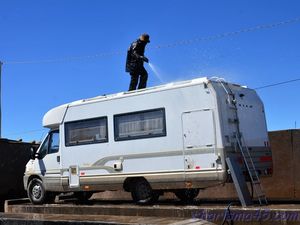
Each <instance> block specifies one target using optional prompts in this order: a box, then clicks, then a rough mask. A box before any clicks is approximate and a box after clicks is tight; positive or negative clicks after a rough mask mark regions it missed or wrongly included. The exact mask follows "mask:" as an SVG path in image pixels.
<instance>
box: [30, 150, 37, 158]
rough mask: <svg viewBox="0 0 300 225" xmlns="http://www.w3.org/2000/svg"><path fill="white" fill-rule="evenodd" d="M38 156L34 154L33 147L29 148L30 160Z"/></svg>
mask: <svg viewBox="0 0 300 225" xmlns="http://www.w3.org/2000/svg"><path fill="white" fill-rule="evenodd" d="M37 156H38V154H37V153H36V149H35V148H34V147H31V148H30V159H33V160H34V159H36V158H37Z"/></svg>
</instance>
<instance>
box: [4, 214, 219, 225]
mask: <svg viewBox="0 0 300 225" xmlns="http://www.w3.org/2000/svg"><path fill="white" fill-rule="evenodd" d="M0 224H1V225H2V224H3V225H4V224H5V225H71V224H72V225H73V224H74V225H96V224H97V225H102V224H103V225H104V224H109V225H131V224H132V225H135V224H140V225H143V224H148V225H214V223H211V222H208V221H204V220H201V219H180V218H169V217H163V218H162V217H143V216H112V215H70V214H65V215H63V214H38V213H18V214H15V213H2V214H0Z"/></svg>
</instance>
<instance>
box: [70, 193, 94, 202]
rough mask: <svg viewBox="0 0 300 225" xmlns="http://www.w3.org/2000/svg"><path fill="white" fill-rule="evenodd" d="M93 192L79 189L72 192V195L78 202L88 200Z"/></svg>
mask: <svg viewBox="0 0 300 225" xmlns="http://www.w3.org/2000/svg"><path fill="white" fill-rule="evenodd" d="M93 194H94V193H93V192H87V191H80V192H74V197H75V198H77V200H78V201H79V202H81V203H85V202H88V200H89V199H90V198H91V197H92V195H93Z"/></svg>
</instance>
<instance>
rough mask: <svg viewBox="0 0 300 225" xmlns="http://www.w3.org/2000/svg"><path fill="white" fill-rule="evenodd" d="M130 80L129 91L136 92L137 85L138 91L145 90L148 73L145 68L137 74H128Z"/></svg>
mask: <svg viewBox="0 0 300 225" xmlns="http://www.w3.org/2000/svg"><path fill="white" fill-rule="evenodd" d="M130 76H131V80H130V85H129V90H128V91H132V90H136V86H137V84H138V83H139V86H138V89H142V88H146V86H147V80H148V73H147V71H146V70H145V68H143V69H141V70H140V71H139V73H130Z"/></svg>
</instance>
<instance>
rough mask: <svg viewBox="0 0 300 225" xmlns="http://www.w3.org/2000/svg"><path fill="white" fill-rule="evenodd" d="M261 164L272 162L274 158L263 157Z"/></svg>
mask: <svg viewBox="0 0 300 225" xmlns="http://www.w3.org/2000/svg"><path fill="white" fill-rule="evenodd" d="M259 161H261V162H272V156H262V157H260V158H259Z"/></svg>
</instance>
